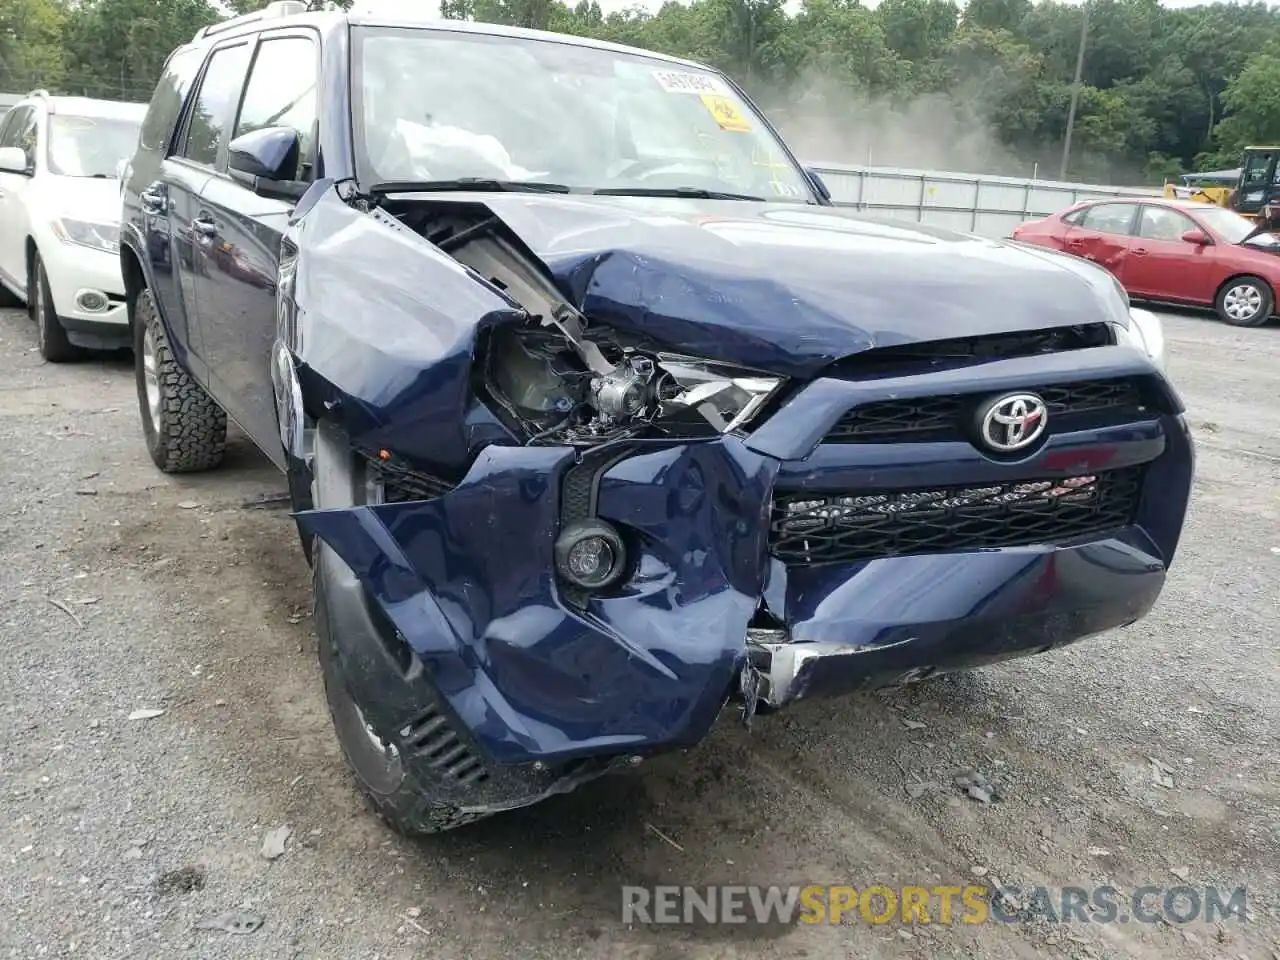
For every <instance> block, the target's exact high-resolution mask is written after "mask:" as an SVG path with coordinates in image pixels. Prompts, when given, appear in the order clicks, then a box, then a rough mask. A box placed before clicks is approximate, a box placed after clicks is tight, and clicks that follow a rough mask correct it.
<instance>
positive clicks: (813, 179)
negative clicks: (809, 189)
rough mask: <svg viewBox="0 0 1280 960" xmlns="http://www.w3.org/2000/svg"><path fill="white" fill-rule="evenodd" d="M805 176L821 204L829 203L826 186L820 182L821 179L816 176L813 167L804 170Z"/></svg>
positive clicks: (829, 196)
mask: <svg viewBox="0 0 1280 960" xmlns="http://www.w3.org/2000/svg"><path fill="white" fill-rule="evenodd" d="M804 173H805V176H807V177H808V178H809V182H810V183H811V184H813V189H814V190H815V191H817V194H818V196H820V197H821V198H822V202H823V203H830V202H831V191H830V190H828V189H827V185H826V184H825V183H823V182H822V177H820V176H818V171H817V170H815V169H813V167H805V168H804Z"/></svg>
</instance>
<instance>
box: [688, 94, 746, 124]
mask: <svg viewBox="0 0 1280 960" xmlns="http://www.w3.org/2000/svg"><path fill="white" fill-rule="evenodd" d="M698 99H700V100H701V101H702V105H703V106H704V107H706V108H707V112H708V113H710V114H711V116H713V117H714V118H715V121H716V123H718V124H719V125H720V129H721V130H734V131H736V132H738V133H750V132H751V124H750V122H748V120H747V118H746V117H745V116H744V115H743V113H742V111H741V110H739V109H738V105H737V104H736V103H734V102H733V101H732V100H730V99H729V98H728V97H721V96H718V95H716V94H713V93H704V94H701V95H700V96H699V98H698Z"/></svg>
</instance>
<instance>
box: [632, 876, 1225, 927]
mask: <svg viewBox="0 0 1280 960" xmlns="http://www.w3.org/2000/svg"><path fill="white" fill-rule="evenodd" d="M1231 917H1235V918H1236V919H1238V920H1240V921H1241V922H1243V921H1244V920H1245V919H1246V891H1245V889H1244V888H1243V887H1238V888H1236V889H1234V890H1220V889H1218V888H1216V887H1203V888H1200V887H1191V886H1177V887H1155V886H1148V887H1138V888H1137V889H1135V890H1134V891H1132V892H1131V893H1129V894H1125V893H1123V892H1122V891H1120V890H1119V889H1117V888H1116V887H1109V886H1103V887H1062V888H1061V889H1057V890H1052V889H1050V888H1048V887H1031V888H1026V889H1019V888H1017V887H1000V888H999V889H998V890H997V889H993V888H991V887H988V886H985V885H981V884H970V885H965V886H945V885H934V886H927V887H925V886H898V887H890V886H884V885H873V886H868V887H861V888H859V887H853V886H832V885H818V884H810V885H808V886H792V887H781V886H747V885H742V886H732V885H729V886H710V887H682V886H655V887H640V886H626V887H623V888H622V922H623V923H628V924H635V923H643V924H668V923H671V924H679V923H686V924H693V923H699V924H705V923H755V924H791V923H806V924H821V923H829V924H837V923H850V922H864V923H871V924H888V923H906V924H912V923H936V924H953V923H964V924H981V923H990V922H992V921H997V922H1004V923H1015V922H1023V921H1027V920H1031V919H1042V920H1047V921H1049V922H1051V923H1160V922H1167V923H1175V924H1186V923H1192V922H1194V921H1197V920H1200V921H1203V922H1205V923H1213V922H1215V921H1219V920H1227V919H1229V918H1231Z"/></svg>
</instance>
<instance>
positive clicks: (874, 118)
mask: <svg viewBox="0 0 1280 960" xmlns="http://www.w3.org/2000/svg"><path fill="white" fill-rule="evenodd" d="M266 2H267V0H227V4H228V6H229V7H230V9H232V10H233V11H235V12H247V11H249V10H253V9H256V8H258V7H260V6H262V5H264V4H265V3H266ZM422 2H423V3H424V4H433V5H434V4H435V3H437V2H439V10H440V13H441V15H442V16H445V17H448V18H453V19H463V20H477V21H484V22H492V23H502V24H510V25H516V26H522V27H532V28H535V29H543V30H553V31H557V32H561V33H569V34H576V35H579V36H589V37H597V38H600V39H605V40H611V41H614V42H617V43H624V44H630V45H633V46H638V47H643V48H647V49H651V50H657V51H661V52H664V53H669V54H674V55H677V56H681V57H687V58H690V59H694V60H699V61H702V62H705V63H709V64H712V65H713V66H716V67H718V68H720V69H722V70H724V71H725V72H727V73H728V74H730V75H731V76H732V77H733V78H734V79H735V80H737V81H738V82H739V83H740V84H742V85H743V87H744V88H745V89H746V90H747V91H748V92H749V93H750V94H751V95H752V96H753V97H754V98H755V99H756V100H757V101H758V102H759V103H760V104H761V106H762V107H764V108H765V109H766V110H767V111H768V112H769V113H770V114H771V115H772V116H773V117H774V118H775V119H776V120H777V121H778V122H779V123H780V124H781V125H782V126H783V127H784V128H786V129H788V130H792V129H802V130H803V131H805V135H804V138H803V140H802V142H801V143H800V144H798V146H799V147H800V148H801V150H802V151H806V152H810V153H814V154H821V155H822V157H823V159H833V160H840V159H845V160H847V161H850V162H859V161H862V160H864V159H865V157H866V155H867V154H868V152H870V153H871V154H873V155H874V156H875V160H876V162H879V163H892V164H899V165H902V166H922V165H929V164H933V165H950V166H956V167H960V168H965V169H979V170H982V171H984V172H990V173H1010V174H1024V175H1025V174H1029V173H1031V172H1032V169H1033V168H1035V167H1037V166H1038V168H1039V170H1040V175H1041V176H1051V175H1053V173H1056V171H1057V167H1058V162H1059V159H1060V156H1061V149H1062V141H1063V137H1064V133H1065V129H1066V123H1067V115H1068V111H1069V106H1070V102H1071V90H1072V79H1073V77H1074V73H1075V66H1076V57H1077V52H1078V50H1079V44H1080V32H1081V26H1082V24H1083V22H1084V21H1083V17H1084V13H1085V8H1084V7H1082V6H1081V5H1080V4H1079V3H1067V2H1062V0H1036V2H1033V0H968V2H967V3H963V2H958V0H881V2H880V3H879V5H878V6H875V7H870V6H865V5H864V4H863V3H862V2H861V0H802V3H801V6H800V8H799V9H798V10H796V11H794V14H793V15H792V14H788V12H787V9H788V8H784V4H783V0H688V2H675V0H667V2H666V3H664V4H663V5H662V6H661V7H657V6H650V7H649V8H648V9H646V8H643V7H640V6H636V7H633V8H630V9H625V10H622V11H616V12H612V13H609V14H608V15H606V14H604V13H603V11H602V9H601V5H600V3H599V0H570V2H568V3H566V2H562V0H443V2H440V0H422ZM1087 3H1088V17H1089V20H1088V27H1089V29H1088V35H1087V46H1086V55H1085V60H1084V70H1083V83H1082V86H1081V90H1080V95H1079V102H1078V106H1077V110H1076V126H1075V129H1074V132H1073V136H1072V158H1071V166H1070V176H1072V177H1073V178H1081V179H1102V180H1110V181H1116V182H1134V183H1136V182H1150V183H1159V182H1160V181H1161V180H1162V179H1163V178H1164V177H1166V176H1175V175H1177V174H1178V173H1180V172H1183V171H1186V170H1192V169H1197V168H1200V169H1203V168H1204V167H1205V165H1209V166H1216V167H1228V166H1236V165H1237V164H1238V163H1239V162H1240V150H1241V148H1242V147H1244V146H1246V145H1248V144H1251V143H1259V142H1263V143H1265V142H1276V141H1280V9H1272V8H1270V7H1269V6H1268V5H1267V4H1266V3H1265V2H1262V0H1252V2H1243V3H1241V2H1229V3H1205V4H1204V5H1202V6H1195V7H1179V8H1174V7H1169V6H1162V5H1160V3H1159V2H1158V0H1087ZM337 5H342V6H346V5H349V0H339V3H338V4H337ZM218 17H219V13H218V12H217V10H216V9H215V7H214V6H213V5H212V3H211V2H210V0H3V2H0V89H3V90H6V91H8V92H16V93H22V92H25V91H26V90H28V89H30V88H32V87H37V86H41V87H46V88H48V89H50V90H56V91H61V92H69V93H81V94H88V95H92V96H101V97H111V98H117V99H120V98H124V99H132V100H147V99H149V98H150V95H151V91H152V88H153V85H154V84H155V81H156V78H157V77H158V76H159V73H160V66H161V64H162V63H163V61H164V58H165V57H166V55H167V54H168V53H169V51H170V50H172V49H173V48H174V47H175V46H177V45H179V44H181V43H183V42H185V41H187V40H189V39H190V38H191V35H192V34H193V33H194V32H195V30H196V29H197V28H199V27H200V26H202V25H203V24H206V23H210V22H213V21H215V20H217V19H218ZM852 134H856V136H852ZM961 142H962V144H961ZM961 145H963V149H960V146H961ZM855 153H856V154H857V155H855ZM1050 171H1052V172H1053V173H1051V172H1050Z"/></svg>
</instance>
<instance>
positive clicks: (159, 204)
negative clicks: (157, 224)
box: [138, 183, 168, 213]
mask: <svg viewBox="0 0 1280 960" xmlns="http://www.w3.org/2000/svg"><path fill="white" fill-rule="evenodd" d="M166 200H168V191H166V190H165V188H164V184H162V183H153V184H152V185H151V186H149V187H147V189H145V190H143V191H142V192H140V193H139V194H138V202H139V203H140V204H142V209H143V210H145V211H146V212H147V213H164V210H165V201H166Z"/></svg>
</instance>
